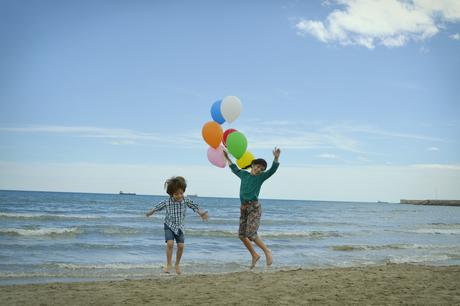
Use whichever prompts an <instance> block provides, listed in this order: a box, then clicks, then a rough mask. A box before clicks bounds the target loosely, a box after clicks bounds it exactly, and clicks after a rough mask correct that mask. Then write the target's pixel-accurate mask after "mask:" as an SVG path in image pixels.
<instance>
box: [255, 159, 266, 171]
mask: <svg viewBox="0 0 460 306" xmlns="http://www.w3.org/2000/svg"><path fill="white" fill-rule="evenodd" d="M254 165H261V166H263V167H264V169H267V162H266V161H265V159H263V158H257V159H254V160H253V161H252V162H251V167H252V166H254Z"/></svg>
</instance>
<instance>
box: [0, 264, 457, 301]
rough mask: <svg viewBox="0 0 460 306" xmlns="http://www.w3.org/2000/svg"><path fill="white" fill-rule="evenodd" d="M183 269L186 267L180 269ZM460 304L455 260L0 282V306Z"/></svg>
mask: <svg viewBox="0 0 460 306" xmlns="http://www.w3.org/2000/svg"><path fill="white" fill-rule="evenodd" d="M184 272H185V271H184ZM401 303H402V304H418V305H433V304H438V305H439V304H442V305H460V266H446V267H433V266H421V265H408V264H398V265H396V264H389V265H384V266H368V267H353V268H328V269H314V270H307V269H299V270H289V271H288V270H285V271H276V272H249V271H248V272H238V273H229V274H219V275H186V274H183V275H180V276H175V275H171V276H167V277H161V278H157V279H144V280H122V281H100V282H86V283H49V284H32V285H9V286H0V304H1V305H86V306H87V305H311V304H332V305H344V304H366V305H370V304H371V305H394V304H401Z"/></svg>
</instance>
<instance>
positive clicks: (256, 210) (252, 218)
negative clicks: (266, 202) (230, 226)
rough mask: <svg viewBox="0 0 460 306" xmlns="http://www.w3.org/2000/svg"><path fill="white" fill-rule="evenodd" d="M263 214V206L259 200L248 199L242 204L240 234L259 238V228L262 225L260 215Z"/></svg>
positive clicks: (241, 236)
mask: <svg viewBox="0 0 460 306" xmlns="http://www.w3.org/2000/svg"><path fill="white" fill-rule="evenodd" d="M261 216H262V207H261V206H260V203H259V202H258V201H247V202H244V203H242V204H241V207H240V228H239V230H238V236H239V237H240V238H243V237H246V238H249V240H251V241H254V240H255V239H256V238H257V230H258V229H259V225H260V217H261Z"/></svg>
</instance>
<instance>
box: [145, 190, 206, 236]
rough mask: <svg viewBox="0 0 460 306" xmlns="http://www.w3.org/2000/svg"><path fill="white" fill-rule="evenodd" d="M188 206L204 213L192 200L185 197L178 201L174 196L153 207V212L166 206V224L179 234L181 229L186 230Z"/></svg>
mask: <svg viewBox="0 0 460 306" xmlns="http://www.w3.org/2000/svg"><path fill="white" fill-rule="evenodd" d="M187 207H188V208H191V209H192V210H193V211H194V212H196V213H198V214H201V213H203V210H202V209H201V208H200V207H199V206H198V204H195V203H193V201H192V200H190V199H188V198H184V199H183V200H182V201H176V200H174V198H173V197H170V198H169V199H167V200H164V201H161V202H160V203H158V204H157V205H156V206H155V207H154V208H153V209H152V212H157V211H161V210H163V209H165V208H166V216H165V224H166V225H167V226H168V227H169V228H170V229H171V230H172V231H173V232H174V233H175V234H176V235H178V234H179V230H182V232H184V219H185V211H186V210H187Z"/></svg>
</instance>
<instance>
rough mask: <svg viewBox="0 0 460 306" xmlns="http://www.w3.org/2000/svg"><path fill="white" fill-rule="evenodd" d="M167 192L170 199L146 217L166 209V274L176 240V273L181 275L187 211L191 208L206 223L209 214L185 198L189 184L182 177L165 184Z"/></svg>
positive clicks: (170, 265)
mask: <svg viewBox="0 0 460 306" xmlns="http://www.w3.org/2000/svg"><path fill="white" fill-rule="evenodd" d="M165 188H166V192H167V193H168V194H169V199H167V200H164V201H161V202H160V203H158V204H157V205H156V206H155V207H154V208H152V209H151V210H150V211H149V212H148V213H146V214H145V215H146V216H147V217H150V216H151V215H153V214H154V213H155V212H157V211H160V210H163V209H166V215H165V220H164V230H165V242H166V267H165V268H164V272H165V273H169V271H170V270H171V268H172V254H173V248H174V240H176V243H177V250H176V266H175V267H176V273H177V274H180V273H181V271H180V266H179V264H180V260H181V257H182V253H183V252H184V243H185V236H184V219H185V211H186V210H187V207H188V208H191V209H192V210H193V211H194V212H196V213H197V214H198V215H199V216H200V217H201V219H203V220H204V221H206V220H208V212H207V211H203V210H202V209H201V208H200V207H199V206H198V205H197V204H195V203H193V201H192V200H190V199H188V198H185V197H184V192H185V189H186V188H187V183H186V181H185V179H184V178H183V177H182V176H176V177H172V178H170V179H169V180H167V181H166V183H165Z"/></svg>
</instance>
